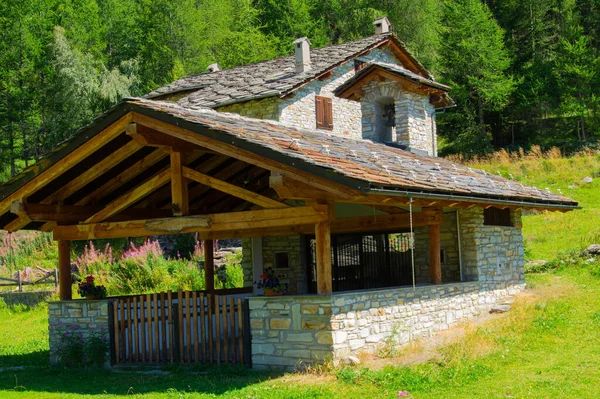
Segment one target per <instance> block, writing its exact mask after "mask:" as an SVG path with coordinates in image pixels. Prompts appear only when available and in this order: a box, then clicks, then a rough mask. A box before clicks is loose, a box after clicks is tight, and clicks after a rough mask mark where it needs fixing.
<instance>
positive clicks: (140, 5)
mask: <svg viewBox="0 0 600 399" xmlns="http://www.w3.org/2000/svg"><path fill="white" fill-rule="evenodd" d="M381 16H387V17H388V18H389V19H390V20H391V22H392V24H393V31H394V32H395V33H396V34H397V35H398V36H399V37H400V38H401V39H402V40H403V41H405V42H406V43H407V45H408V47H409V49H410V50H411V51H412V53H413V54H414V55H415V56H416V57H417V58H418V59H419V60H420V61H421V62H422V63H423V64H424V65H425V66H426V67H427V68H428V69H429V70H430V71H432V73H433V74H434V76H435V77H436V79H437V80H439V81H441V82H443V83H446V84H449V85H450V86H451V87H452V91H451V96H452V98H453V99H454V101H455V103H456V107H454V108H453V109H448V110H445V111H444V112H443V113H442V114H440V115H438V125H439V135H440V137H441V139H440V147H441V153H442V154H452V153H460V154H462V155H463V156H465V157H466V158H468V157H470V156H473V155H480V154H485V153H488V152H491V151H493V150H495V149H498V148H508V149H516V148H518V147H525V148H528V147H530V146H531V145H534V144H538V145H540V146H542V148H549V147H551V146H558V147H559V148H561V149H562V150H563V151H565V152H566V153H568V152H569V151H575V150H578V149H580V148H582V147H584V146H593V145H595V144H594V143H597V141H598V138H599V136H600V112H599V108H600V35H599V32H598V30H599V29H600V0H484V1H482V0H20V1H2V2H0V32H1V34H2V40H1V41H0V181H4V180H7V179H9V178H10V177H11V176H14V175H15V174H16V173H18V172H19V171H20V170H22V169H23V168H24V167H27V166H28V165H30V164H32V163H33V162H35V161H36V160H37V159H39V158H40V157H41V156H43V154H44V153H45V152H47V151H48V150H51V149H52V148H54V147H56V146H57V145H58V144H59V143H60V142H62V141H63V140H65V139H67V138H69V137H70V136H71V135H72V134H73V133H74V132H75V131H76V130H77V129H78V128H80V127H82V126H84V125H85V124H87V123H89V122H90V121H91V120H92V119H93V118H94V117H96V116H97V115H99V114H100V113H102V112H103V111H105V110H106V109H108V108H109V107H110V106H111V105H113V104H115V103H117V102H118V101H119V100H120V99H121V98H123V97H126V96H140V95H143V94H145V93H147V92H149V91H151V90H153V89H155V88H157V87H159V86H161V85H164V84H167V83H169V82H171V81H173V80H175V79H177V78H180V77H183V76H186V75H190V74H197V73H203V72H205V71H206V67H207V66H208V65H209V64H212V63H215V62H216V63H218V64H219V65H220V66H221V67H222V68H231V67H234V66H236V65H241V64H248V63H254V62H258V61H261V60H266V59H271V58H275V57H278V56H282V55H289V54H291V53H292V50H293V47H292V41H293V40H294V39H296V38H298V37H302V36H307V37H308V38H309V39H310V41H311V42H312V46H313V47H315V48H317V47H322V46H326V45H328V44H337V43H343V42H345V41H349V40H354V39H357V38H360V37H364V36H367V35H370V34H372V32H373V26H372V21H373V20H374V19H375V18H377V17H381Z"/></svg>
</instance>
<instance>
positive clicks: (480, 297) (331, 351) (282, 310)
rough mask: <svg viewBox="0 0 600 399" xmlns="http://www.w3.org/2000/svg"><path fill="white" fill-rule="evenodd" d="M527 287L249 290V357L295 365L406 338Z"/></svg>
mask: <svg viewBox="0 0 600 399" xmlns="http://www.w3.org/2000/svg"><path fill="white" fill-rule="evenodd" d="M523 287H524V285H510V284H507V283H495V282H469V283H448V284H442V285H427V286H419V287H416V288H415V289H414V290H413V288H412V287H410V288H408V287H404V288H391V289H383V290H373V291H360V292H346V293H339V294H333V295H321V296H319V295H314V296H282V297H254V298H250V299H249V301H250V327H251V331H252V364H253V367H255V368H257V369H261V370H293V369H295V368H299V367H302V366H304V365H310V364H315V363H320V362H323V361H325V360H328V359H334V360H335V359H343V358H344V357H346V356H349V355H356V354H358V353H361V352H368V353H375V352H377V350H379V349H381V348H382V347H385V346H396V345H403V344H407V343H409V342H410V341H412V340H414V339H418V338H421V337H426V336H431V335H433V334H434V333H436V332H439V331H442V330H446V329H448V328H449V327H450V326H451V325H453V324H455V323H457V322H459V321H463V320H467V319H469V318H471V317H474V316H476V315H479V314H482V313H484V312H487V311H488V310H489V309H490V308H491V307H492V306H493V305H494V304H496V303H498V302H501V301H502V300H503V299H505V298H507V297H508V296H510V295H514V294H515V293H517V292H518V291H519V290H521V289H522V288H523Z"/></svg>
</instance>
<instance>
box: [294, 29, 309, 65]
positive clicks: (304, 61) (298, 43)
mask: <svg viewBox="0 0 600 399" xmlns="http://www.w3.org/2000/svg"><path fill="white" fill-rule="evenodd" d="M294 53H295V54H296V73H302V72H306V71H309V70H310V41H308V38H306V37H301V38H300V39H296V40H294Z"/></svg>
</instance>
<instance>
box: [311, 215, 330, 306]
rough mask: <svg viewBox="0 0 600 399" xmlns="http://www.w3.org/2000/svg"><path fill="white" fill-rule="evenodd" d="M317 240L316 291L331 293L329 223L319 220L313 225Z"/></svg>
mask: <svg viewBox="0 0 600 399" xmlns="http://www.w3.org/2000/svg"><path fill="white" fill-rule="evenodd" d="M315 236H316V241H317V248H316V249H317V293H318V294H331V292H332V291H333V280H332V278H331V225H330V223H329V222H321V223H317V224H316V225H315Z"/></svg>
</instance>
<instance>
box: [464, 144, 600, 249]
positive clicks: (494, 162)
mask: <svg viewBox="0 0 600 399" xmlns="http://www.w3.org/2000/svg"><path fill="white" fill-rule="evenodd" d="M470 165H471V166H473V167H476V168H481V169H484V170H486V171H487V172H489V173H492V174H498V173H500V174H501V175H502V176H504V177H506V178H510V179H513V180H515V181H519V182H521V183H523V184H528V185H533V186H536V187H539V188H541V189H546V188H548V189H550V190H551V191H552V192H555V193H562V194H564V195H566V196H567V197H570V198H573V199H575V200H577V201H579V205H580V206H581V207H582V208H583V209H581V210H577V211H573V212H567V213H560V212H526V215H525V216H524V218H523V235H524V238H525V257H526V259H527V260H540V259H545V260H550V259H552V258H554V257H555V256H556V254H557V253H558V252H559V251H564V250H568V249H576V250H581V249H583V248H585V247H587V246H588V245H589V244H593V243H600V225H599V224H598V220H600V154H597V153H594V152H592V151H589V152H583V153H580V154H578V155H577V156H574V157H569V158H563V157H561V154H560V151H559V150H557V149H552V150H550V151H548V152H546V153H542V151H540V149H539V147H534V148H533V149H532V151H531V152H529V153H527V154H525V153H523V152H521V153H512V154H509V153H508V152H506V151H499V152H497V153H494V154H493V155H491V156H489V157H486V158H480V159H476V160H475V161H473V162H472V163H471V164H470ZM585 178H592V181H591V183H584V182H583V180H584V179H585Z"/></svg>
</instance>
